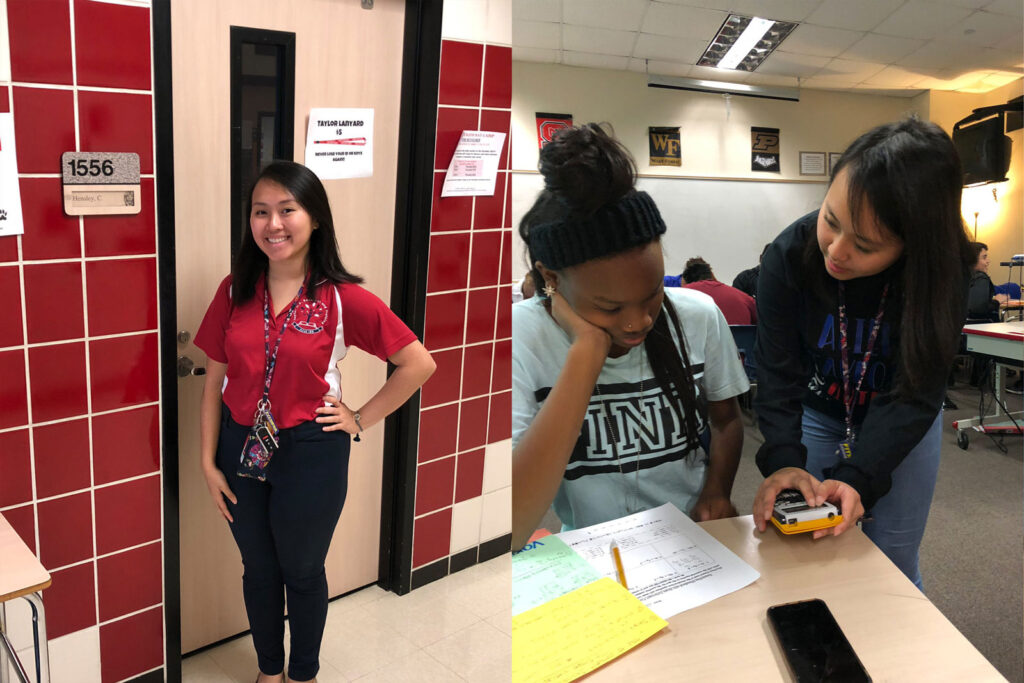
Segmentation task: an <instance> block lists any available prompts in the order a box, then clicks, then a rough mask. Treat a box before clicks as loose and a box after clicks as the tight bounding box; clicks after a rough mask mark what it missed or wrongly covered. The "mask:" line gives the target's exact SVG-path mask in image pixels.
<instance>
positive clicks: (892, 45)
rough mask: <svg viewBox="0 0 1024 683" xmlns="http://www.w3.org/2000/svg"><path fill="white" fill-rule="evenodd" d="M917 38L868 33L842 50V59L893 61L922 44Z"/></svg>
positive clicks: (882, 62)
mask: <svg viewBox="0 0 1024 683" xmlns="http://www.w3.org/2000/svg"><path fill="white" fill-rule="evenodd" d="M924 43H925V41H923V40H920V39H917V38H899V37H897V36H883V35H879V34H877V33H869V34H867V35H866V36H864V37H863V38H862V39H860V40H859V41H857V42H856V43H854V44H853V45H852V46H850V48H848V49H847V50H846V51H845V52H843V53H842V54H841V55H839V56H840V57H842V58H843V59H853V60H867V61H871V62H878V63H881V64H889V63H891V62H895V61H897V60H899V59H902V58H903V57H906V56H907V55H909V54H911V53H912V52H914V51H915V50H917V49H919V48H920V47H921V46H922V45H924Z"/></svg>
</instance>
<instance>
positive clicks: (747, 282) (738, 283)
mask: <svg viewBox="0 0 1024 683" xmlns="http://www.w3.org/2000/svg"><path fill="white" fill-rule="evenodd" d="M770 246H771V243H770V242H769V243H768V244H766V245H764V249H762V250H761V256H760V257H759V258H758V259H757V265H756V266H754V267H753V268H747V269H746V270H741V271H740V274H739V275H737V276H736V277H735V278H733V281H732V286H733V287H735V288H736V289H738V290H740V291H741V292H743V293H744V294H749V295H750V296H752V297H754V298H755V299H756V298H757V276H758V275H759V274H760V273H761V261H763V260H764V253H765V252H766V251H768V247H770Z"/></svg>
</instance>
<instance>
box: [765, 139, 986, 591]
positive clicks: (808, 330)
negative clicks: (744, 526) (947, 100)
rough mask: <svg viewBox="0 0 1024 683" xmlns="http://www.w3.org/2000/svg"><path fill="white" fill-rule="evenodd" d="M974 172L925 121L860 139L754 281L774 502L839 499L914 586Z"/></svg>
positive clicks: (958, 306)
mask: <svg viewBox="0 0 1024 683" xmlns="http://www.w3.org/2000/svg"><path fill="white" fill-rule="evenodd" d="M962 183H963V174H962V172H961V169H960V160H959V158H958V157H957V154H956V150H955V149H954V148H953V143H952V142H951V141H950V139H949V136H947V135H946V133H944V132H943V131H942V129H941V128H939V127H938V126H937V125H935V124H933V123H926V122H922V121H919V120H917V119H907V120H905V121H901V122H899V123H890V124H887V125H883V126H879V127H877V128H875V129H873V130H871V131H869V132H867V133H865V134H864V135H862V136H860V137H859V138H857V140H856V141H854V142H853V144H852V145H850V147H849V149H847V150H846V151H845V152H844V153H843V155H842V157H841V158H840V160H839V162H838V163H837V164H836V166H835V169H834V170H833V172H832V178H831V182H830V185H829V188H828V192H827V194H826V195H825V200H824V202H823V203H822V205H821V209H820V211H816V212H814V213H811V214H808V215H807V216H804V217H803V218H801V219H799V220H798V221H797V222H795V223H793V225H791V226H789V227H788V228H786V229H785V230H784V231H783V232H782V234H780V235H779V236H778V237H777V238H776V239H775V241H774V242H773V243H772V244H771V247H770V248H769V249H768V252H767V253H766V254H765V255H764V260H763V261H762V264H761V273H760V278H759V280H758V286H757V294H758V296H757V317H758V326H757V344H756V347H755V354H756V358H757V374H758V393H757V398H756V401H755V405H756V409H757V414H758V418H759V420H760V426H761V433H762V434H763V435H764V437H765V443H764V445H763V446H761V448H760V450H759V451H758V454H757V464H758V467H759V468H760V469H761V472H762V474H764V475H765V476H766V477H767V479H765V481H764V483H763V484H762V485H761V487H760V489H758V492H757V495H756V496H755V499H754V518H755V520H756V523H757V526H758V528H759V529H762V530H763V529H764V527H765V523H766V521H767V520H768V519H769V518H770V516H771V510H772V504H773V502H774V500H775V496H776V495H777V494H778V493H779V491H781V490H782V489H786V488H795V489H799V490H800V491H801V492H803V494H804V497H805V498H806V499H807V500H809V501H810V500H813V501H814V502H815V503H816V504H820V503H821V502H822V501H824V500H829V501H831V502H834V503H838V504H839V506H840V508H841V509H842V513H843V522H842V523H841V524H840V525H838V526H836V527H835V528H834V529H827V530H819V531H816V532H814V534H815V537H820V536H824V535H827V534H829V533H833V532H834V533H836V534H840V533H842V532H843V531H845V530H846V529H848V528H849V527H850V526H851V525H852V524H854V523H856V522H857V520H858V519H860V518H861V517H862V516H863V515H864V513H865V510H867V511H869V512H870V513H871V514H870V517H871V518H872V519H870V520H868V519H867V518H865V521H864V524H863V529H864V532H865V533H866V534H867V535H868V537H869V538H871V540H872V541H874V542H875V544H876V545H877V546H878V547H879V548H880V549H881V550H882V551H883V552H884V553H885V554H886V555H887V556H888V557H889V559H890V560H892V561H893V562H894V563H895V564H896V566H898V567H899V568H900V569H901V570H902V571H903V573H904V574H906V575H907V577H908V578H909V579H910V580H911V581H913V582H914V583H915V584H916V585H917V586H918V587H920V586H921V574H920V572H919V571H918V563H917V560H918V548H919V547H920V544H921V537H922V536H923V535H924V528H925V522H926V521H927V519H928V508H929V506H930V505H931V499H932V492H933V491H934V489H935V479H936V476H937V474H938V468H939V448H940V436H941V429H942V417H941V408H942V399H943V396H944V394H945V384H946V376H947V374H948V371H949V367H950V364H951V362H952V359H953V355H954V354H955V353H956V350H957V347H958V344H959V339H960V330H961V328H962V326H963V321H964V306H965V301H964V295H965V292H966V286H967V277H968V272H969V269H970V266H971V265H972V258H971V253H970V248H969V245H968V242H967V237H966V235H965V233H964V229H963V223H962V220H961V217H960V192H961V185H962Z"/></svg>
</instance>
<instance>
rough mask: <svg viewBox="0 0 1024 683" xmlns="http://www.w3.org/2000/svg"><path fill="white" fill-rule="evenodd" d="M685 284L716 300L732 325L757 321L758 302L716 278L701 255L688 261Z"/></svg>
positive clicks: (685, 268)
mask: <svg viewBox="0 0 1024 683" xmlns="http://www.w3.org/2000/svg"><path fill="white" fill-rule="evenodd" d="M682 278H683V282H684V283H686V284H684V285H683V286H684V287H686V288H687V289H695V290H697V291H698V292H704V293H705V294H707V295H708V296H710V297H711V298H712V299H714V300H715V305H716V306H718V309H719V310H720V311H722V315H724V316H725V320H726V322H728V323H729V324H730V325H753V324H755V323H757V304H755V303H754V299H753V298H752V297H750V296H749V295H747V294H744V293H743V292H741V291H740V290H738V289H736V288H735V287H730V286H729V285H727V284H725V283H724V282H719V281H718V280H716V279H715V274H714V272H713V271H712V270H711V266H710V265H708V262H707V261H705V260H704V259H702V258H701V257H700V256H697V257H695V258H692V259H690V260H688V261H687V262H686V266H685V267H684V268H683V274H682Z"/></svg>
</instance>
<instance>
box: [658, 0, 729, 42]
mask: <svg viewBox="0 0 1024 683" xmlns="http://www.w3.org/2000/svg"><path fill="white" fill-rule="evenodd" d="M728 16H729V13H728V12H721V11H718V10H710V9H703V8H701V7H687V6H685V5H670V4H667V3H664V2H652V3H651V4H650V9H648V10H647V16H645V17H644V24H643V29H642V30H643V32H644V33H654V34H657V35H660V36H676V37H678V38H699V39H701V40H703V41H704V42H705V45H707V44H709V43H710V42H711V40H712V39H713V38H714V37H715V35H716V34H717V33H718V29H720V28H721V27H722V24H723V23H724V22H725V20H726V18H727V17H728Z"/></svg>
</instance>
